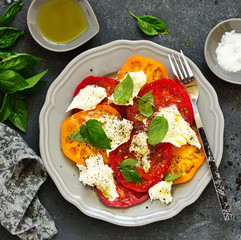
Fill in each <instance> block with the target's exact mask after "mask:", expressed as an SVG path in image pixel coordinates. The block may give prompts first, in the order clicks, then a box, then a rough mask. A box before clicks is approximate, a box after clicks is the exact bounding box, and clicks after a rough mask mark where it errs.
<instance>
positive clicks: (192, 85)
mask: <svg viewBox="0 0 241 240" xmlns="http://www.w3.org/2000/svg"><path fill="white" fill-rule="evenodd" d="M180 52H181V53H180V54H177V57H175V55H174V54H172V55H171V56H170V55H168V58H169V62H170V64H171V68H172V71H173V73H174V76H175V78H176V81H177V82H178V83H179V84H181V85H182V86H183V87H184V88H185V89H186V90H187V92H188V93H189V96H190V98H191V100H192V105H193V111H194V119H195V123H196V127H197V130H198V133H199V135H200V138H201V140H202V145H203V148H204V151H205V154H206V159H207V162H208V165H209V169H210V172H211V175H212V179H213V183H214V187H215V190H216V193H217V196H218V200H219V203H220V205H221V208H222V213H223V217H224V220H225V221H227V220H231V219H234V215H233V212H232V209H231V206H230V204H229V201H228V198H227V196H226V193H225V190H224V186H223V183H222V180H221V177H220V174H219V171H218V168H217V165H216V163H215V160H214V157H213V154H212V151H211V148H210V146H209V143H208V140H207V137H206V134H205V131H204V128H203V124H202V121H201V118H200V115H199V112H198V108H197V99H198V95H199V89H198V85H197V82H196V80H195V77H194V75H193V72H192V70H191V68H190V66H189V64H188V62H187V60H186V58H185V56H184V54H183V52H182V51H180ZM181 58H182V59H181Z"/></svg>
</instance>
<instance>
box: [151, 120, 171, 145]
mask: <svg viewBox="0 0 241 240" xmlns="http://www.w3.org/2000/svg"><path fill="white" fill-rule="evenodd" d="M167 131H168V121H167V120H166V118H164V117H160V116H156V117H154V118H153V119H152V121H151V123H150V125H149V128H148V143H149V144H150V145H152V146H156V144H158V143H160V142H161V141H162V140H163V139H164V137H165V136H166V134H167Z"/></svg>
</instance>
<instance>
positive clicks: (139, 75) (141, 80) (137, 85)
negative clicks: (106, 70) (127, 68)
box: [109, 70, 147, 105]
mask: <svg viewBox="0 0 241 240" xmlns="http://www.w3.org/2000/svg"><path fill="white" fill-rule="evenodd" d="M129 75H130V77H131V78H132V80H133V85H134V87H133V94H132V97H131V98H130V99H129V101H128V102H127V103H124V104H118V103H116V102H115V101H114V97H113V94H112V95H111V96H110V97H109V100H110V101H111V102H114V103H115V104H117V105H133V98H134V97H136V96H137V95H138V93H139V91H140V90H141V88H142V87H143V86H144V85H145V84H146V81H147V80H146V79H147V78H146V74H145V73H144V72H143V71H142V70H140V71H139V72H130V73H129ZM126 76H127V75H126ZM126 76H125V77H124V78H123V79H122V80H120V82H121V81H123V80H124V79H125V78H126Z"/></svg>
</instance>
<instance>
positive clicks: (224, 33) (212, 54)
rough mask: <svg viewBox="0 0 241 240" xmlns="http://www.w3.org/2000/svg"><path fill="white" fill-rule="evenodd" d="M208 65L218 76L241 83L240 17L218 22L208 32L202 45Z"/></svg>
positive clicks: (231, 81)
mask: <svg viewBox="0 0 241 240" xmlns="http://www.w3.org/2000/svg"><path fill="white" fill-rule="evenodd" d="M204 56H205V60H206V62H207V65H208V67H209V68H210V69H211V71H212V72H213V73H214V74H215V75H216V76H217V77H219V78H221V79H223V80H225V81H227V82H230V83H235V84H241V19H240V18H233V19H228V20H226V21H223V22H221V23H219V24H218V25H217V26H215V27H214V28H213V29H212V31H211V32H210V33H209V35H208V37H207V39H206V42H205V47H204Z"/></svg>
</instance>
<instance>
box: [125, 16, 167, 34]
mask: <svg viewBox="0 0 241 240" xmlns="http://www.w3.org/2000/svg"><path fill="white" fill-rule="evenodd" d="M129 13H130V15H131V16H133V17H134V18H136V19H137V25H138V26H139V27H140V29H141V30H142V31H143V32H144V33H145V34H146V35H149V36H154V35H158V34H168V33H169V32H168V30H167V27H166V24H165V23H164V22H163V21H162V20H160V19H158V18H156V17H153V16H150V15H144V16H139V17H137V16H135V15H134V14H133V13H132V12H129Z"/></svg>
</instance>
